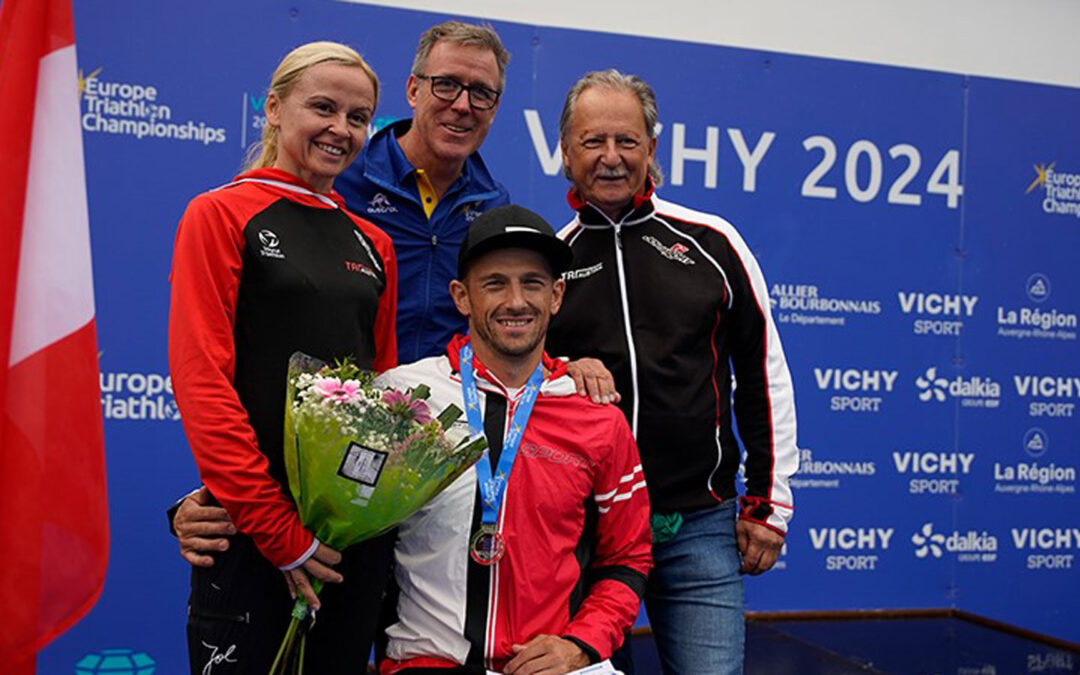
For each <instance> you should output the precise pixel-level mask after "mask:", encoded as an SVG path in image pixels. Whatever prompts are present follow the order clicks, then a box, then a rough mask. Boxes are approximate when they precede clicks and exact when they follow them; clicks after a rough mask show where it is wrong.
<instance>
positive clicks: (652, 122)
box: [559, 68, 664, 187]
mask: <svg viewBox="0 0 1080 675" xmlns="http://www.w3.org/2000/svg"><path fill="white" fill-rule="evenodd" d="M593 87H602V88H604V89H610V90H614V91H627V92H630V93H631V94H633V95H634V96H636V97H637V100H638V103H640V104H641V114H642V116H643V117H644V119H645V133H646V134H647V135H648V137H649V140H650V141H651V140H653V139H654V138H656V124H657V122H658V121H659V119H660V113H659V111H658V110H657V108H656V94H655V93H653V90H652V87H650V86H649V85H648V83H647V82H645V80H643V79H641V78H640V77H638V76H637V75H627V74H625V73H620V72H619V71H617V70H615V69H614V68H611V69H609V70H594V71H592V72H589V73H585V74H584V75H582V76H581V79H579V80H578V81H577V82H575V83H574V86H572V87H570V91H568V92H566V103H564V104H563V109H562V117H561V118H559V139H560V140H561V141H563V142H564V143H565V142H566V138H567V136H568V135H569V134H570V118H571V117H573V116H574V108H576V107H577V102H578V99H579V98H581V95H582V94H583V93H584V92H585V90H586V89H591V88H593ZM563 173H565V174H566V177H567V178H569V177H570V175H569V172H568V171H567V170H566V169H565V167H564V170H563ZM649 178H652V181H653V185H655V186H656V187H660V186H661V185H662V184H663V182H664V172H663V171H661V170H660V165H659V164H658V163H657V161H656V157H655V156H654V157H653V161H652V162H651V163H650V164H649Z"/></svg>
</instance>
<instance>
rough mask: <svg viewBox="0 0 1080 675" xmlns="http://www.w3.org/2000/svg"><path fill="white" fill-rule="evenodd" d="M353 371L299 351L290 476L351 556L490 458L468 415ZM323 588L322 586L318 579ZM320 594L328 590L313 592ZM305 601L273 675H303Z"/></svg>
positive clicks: (323, 529)
mask: <svg viewBox="0 0 1080 675" xmlns="http://www.w3.org/2000/svg"><path fill="white" fill-rule="evenodd" d="M374 380H375V375H374V374H373V373H370V372H366V371H361V370H360V369H359V368H357V367H356V366H355V365H354V364H352V363H350V362H345V363H339V364H337V365H335V366H329V365H328V364H326V363H323V362H322V361H319V360H318V359H314V358H312V357H310V356H307V355H306V354H302V353H300V352H297V353H295V354H293V356H292V358H291V359H290V360H289V375H288V384H287V393H286V401H285V443H284V448H285V469H286V471H287V473H288V476H289V490H290V491H291V492H292V496H293V499H294V500H295V501H296V506H297V510H298V511H299V514H300V519H301V521H303V523H304V525H305V526H306V527H307V528H308V529H309V530H311V532H312V533H313V534H314V535H315V536H316V537H317V538H318V539H319V541H321V542H322V543H324V544H326V545H327V546H330V547H331V548H335V549H337V550H339V551H340V550H342V549H344V548H347V547H349V546H352V545H353V544H356V543H358V542H361V541H363V540H365V539H370V538H372V537H374V536H377V535H379V534H382V533H383V532H386V531H388V530H390V529H392V528H393V527H395V526H397V525H398V524H400V523H401V522H402V521H403V520H405V519H406V518H408V517H409V516H410V515H412V514H413V513H415V512H416V511H417V510H419V509H420V507H422V506H423V505H424V504H426V503H427V502H429V501H430V500H431V499H432V498H433V497H435V495H437V494H439V493H440V492H441V491H442V490H444V489H445V488H447V487H448V486H449V485H450V483H452V482H453V481H454V480H455V479H456V478H457V477H458V476H460V475H461V474H462V473H464V472H465V470H466V469H468V468H469V467H470V466H472V465H473V464H474V463H475V462H476V461H477V460H478V459H479V458H480V457H481V456H482V455H483V453H484V450H485V449H486V448H487V442H486V441H485V440H484V439H483V438H478V439H470V438H469V434H468V432H467V431H464V430H462V429H452V425H453V423H454V421H455V420H457V419H458V418H459V417H460V416H461V414H462V411H461V409H459V408H458V407H456V406H454V405H450V406H448V407H447V408H446V409H445V410H439V411H435V410H432V409H431V408H430V406H429V405H428V403H427V401H426V399H427V397H428V394H429V390H428V388H427V387H426V386H424V385H420V386H417V387H414V388H413V389H411V390H409V391H404V392H402V391H396V390H394V389H382V388H379V387H376V386H375V385H374ZM313 581H317V580H313ZM314 586H315V589H316V591H318V589H319V588H320V587H321V584H318V583H316V584H314ZM307 614H308V611H307V605H306V603H304V601H303V600H302V599H298V600H297V603H296V607H294V609H293V621H292V624H291V625H290V627H289V632H288V633H287V634H286V637H285V641H284V642H283V643H282V646H281V650H279V653H278V659H277V660H276V661H275V663H274V668H273V669H272V670H271V673H282V672H286V668H288V666H289V664H290V662H291V664H292V668H291V669H290V670H292V672H302V667H303V663H302V662H303V657H302V651H303V641H304V639H303V635H301V636H300V644H299V648H300V652H301V655H300V657H299V658H297V655H296V653H295V652H296V649H295V648H294V643H295V639H296V635H297V631H298V624H299V623H301V622H303V621H304V619H305V618H306V617H307Z"/></svg>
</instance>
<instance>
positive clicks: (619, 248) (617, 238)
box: [614, 224, 640, 439]
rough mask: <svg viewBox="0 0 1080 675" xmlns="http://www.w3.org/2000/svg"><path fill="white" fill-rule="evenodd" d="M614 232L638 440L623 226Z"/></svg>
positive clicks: (634, 352)
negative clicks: (624, 265) (623, 251)
mask: <svg viewBox="0 0 1080 675" xmlns="http://www.w3.org/2000/svg"><path fill="white" fill-rule="evenodd" d="M614 232H615V267H616V268H617V269H618V271H619V293H620V294H621V296H622V306H623V313H622V314H623V330H624V331H625V332H626V348H627V350H628V351H629V352H630V353H629V357H630V386H631V389H632V390H633V396H634V404H633V406H632V412H631V417H630V430H631V431H633V432H634V438H635V439H636V438H637V429H638V426H637V425H638V406H639V404H640V403H639V402H640V397H639V396H638V376H637V349H636V348H635V347H634V335H633V333H632V332H631V331H630V300H629V297H628V295H627V292H626V270H625V268H624V267H623V254H622V250H623V242H622V225H619V224H616V225H615V228H614Z"/></svg>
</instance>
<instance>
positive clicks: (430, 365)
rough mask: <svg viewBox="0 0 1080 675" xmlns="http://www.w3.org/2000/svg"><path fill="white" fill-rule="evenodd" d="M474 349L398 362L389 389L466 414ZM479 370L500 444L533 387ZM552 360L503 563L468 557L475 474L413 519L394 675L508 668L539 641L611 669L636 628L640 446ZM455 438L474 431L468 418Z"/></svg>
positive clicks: (395, 628) (505, 509) (516, 480)
mask: <svg viewBox="0 0 1080 675" xmlns="http://www.w3.org/2000/svg"><path fill="white" fill-rule="evenodd" d="M465 339H467V338H461V337H460V336H459V337H458V338H455V340H454V341H453V342H451V343H450V346H449V348H448V354H447V355H446V356H441V357H433V358H427V359H422V360H420V361H417V362H416V363H412V364H408V365H404V366H400V367H398V368H395V369H393V370H390V371H388V372H386V373H384V374H383V375H382V376H380V378H379V380H378V381H377V383H378V384H380V385H382V386H392V387H395V388H398V389H402V390H403V389H406V388H409V387H415V386H416V385H418V384H421V383H422V384H426V385H428V387H430V390H431V396H430V398H429V402H430V403H431V404H432V407H433V409H434V410H442V409H443V408H445V407H446V406H447V405H449V404H454V405H456V406H458V407H459V408H461V409H464V406H465V404H464V400H463V396H462V392H461V378H460V375H459V373H458V364H459V361H458V349H459V348H460V346H461V345H462V344H463V341H464V340H465ZM474 364H475V368H476V381H477V389H478V393H479V394H480V405H481V408H482V410H483V414H484V426H485V428H486V430H487V434H488V437H489V439H490V438H491V437H492V436H493V432H494V429H498V430H499V431H501V430H504V429H505V425H506V424H508V423H509V420H510V419H511V418H512V417H513V414H514V408H515V406H516V400H517V399H518V398H519V395H520V392H521V390H517V391H507V389H506V388H505V387H504V386H503V385H502V384H500V383H499V381H498V379H497V378H496V377H494V376H493V375H492V374H491V373H490V372H489V371H488V370H487V368H485V367H484V365H483V364H482V363H481V362H480V361H479V359H478V358H474ZM544 364H545V366H546V367H547V368H548V370H549V374H548V375H547V376H546V377H545V380H544V383H543V385H542V386H541V388H540V394H539V396H538V397H537V399H536V403H535V405H534V407H533V410H532V415H531V416H530V417H529V421H528V423H527V425H526V426H525V432H524V435H523V437H522V439H521V446H520V448H519V450H518V454H517V458H516V460H515V462H514V465H513V469H512V470H511V472H510V478H509V480H508V482H507V486H506V492H505V496H504V498H503V501H502V505H501V509H500V514H499V531H500V533H501V534H502V536H503V538H504V539H505V541H506V552H505V555H504V556H503V558H502V559H501V560H500V561H499V562H497V563H496V564H494V565H492V566H490V567H484V566H481V565H479V564H477V563H476V562H474V561H473V560H471V559H470V556H469V542H470V540H471V538H472V535H473V533H474V532H475V531H476V529H477V528H478V526H479V524H480V509H479V497H478V492H477V482H476V470H475V469H474V468H470V469H469V470H468V471H467V472H466V473H465V474H463V475H462V476H461V477H460V478H458V480H457V481H455V482H454V483H453V484H452V485H451V486H450V487H449V488H447V490H446V491H445V492H443V493H441V494H440V495H438V496H437V497H436V498H435V499H433V500H432V501H431V502H430V503H429V504H427V505H426V506H425V507H424V508H422V509H421V510H420V511H418V512H417V513H416V514H414V515H413V516H411V517H410V518H409V519H408V520H406V521H405V522H404V523H403V524H402V525H401V529H400V531H399V537H398V544H397V547H396V549H395V556H396V559H397V563H398V564H397V565H396V567H395V576H396V580H397V582H398V586H399V587H400V589H401V594H400V597H399V599H398V604H397V620H396V621H395V622H393V624H392V625H390V626H389V628H388V629H387V635H388V637H389V644H388V646H387V655H388V657H389V658H390V659H391V661H389V662H387V663H384V664H383V672H384V673H392V672H394V671H395V670H396V669H398V668H401V667H424V666H433V665H454V664H465V665H467V666H468V667H469V669H470V671H474V672H479V673H483V672H484V668H485V667H486V668H489V669H492V670H495V671H499V672H501V670H502V668H503V666H504V665H505V664H506V661H507V660H508V659H509V658H511V657H512V656H513V653H512V650H511V646H512V645H514V644H525V643H526V642H528V641H529V640H531V639H532V638H534V637H536V636H537V635H541V634H549V635H559V636H562V637H564V638H566V639H569V640H572V641H573V642H575V643H576V644H577V645H578V646H579V647H581V648H582V649H583V650H584V651H585V652H586V653H587V654H588V655H589V656H590V657H591V658H592V659H604V658H608V657H609V656H611V653H612V652H613V651H614V650H615V649H616V648H617V647H618V646H619V645H620V644H621V643H622V641H623V636H624V633H625V632H626V631H628V630H629V629H630V627H631V626H632V625H633V622H634V619H635V618H636V617H637V614H638V607H639V605H640V599H641V595H642V594H643V593H644V590H645V579H646V575H647V574H648V571H649V569H650V568H651V567H652V556H651V539H650V535H649V499H648V493H647V490H646V489H645V484H644V478H643V476H642V472H641V463H640V459H639V458H638V454H637V449H636V448H635V447H634V439H633V436H632V435H631V433H630V429H629V427H628V425H627V424H626V420H625V419H624V418H623V416H622V414H621V413H620V412H619V411H618V410H617V409H616V408H615V407H614V406H606V405H597V404H595V403H592V402H591V401H589V400H588V399H585V398H582V397H581V396H578V395H577V394H576V393H575V389H574V382H573V380H572V379H571V378H570V377H569V376H568V375H567V374H566V366H565V364H564V363H562V362H561V361H555V360H552V359H550V358H548V357H547V356H546V355H545V356H544ZM507 399H509V403H508V402H507ZM496 411H498V412H497V413H496ZM451 431H452V432H453V433H461V434H467V433H468V429H467V425H466V423H465V421H464V419H462V420H459V422H457V423H455V425H454V427H453V428H452V429H451ZM494 433H495V437H496V438H499V437H500V435H499V434H498V432H494ZM500 445H501V444H500ZM481 461H486V460H481Z"/></svg>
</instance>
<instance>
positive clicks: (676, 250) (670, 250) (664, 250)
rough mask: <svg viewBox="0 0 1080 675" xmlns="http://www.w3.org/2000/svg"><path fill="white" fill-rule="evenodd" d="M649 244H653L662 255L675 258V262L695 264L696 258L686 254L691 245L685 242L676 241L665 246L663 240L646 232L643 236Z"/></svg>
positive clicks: (643, 239)
mask: <svg viewBox="0 0 1080 675" xmlns="http://www.w3.org/2000/svg"><path fill="white" fill-rule="evenodd" d="M641 240H642V241H644V242H645V243H646V244H648V245H649V246H652V247H653V248H655V249H656V250H657V251H659V252H660V255H662V256H664V257H665V258H667V259H668V260H674V261H675V262H679V263H682V264H683V265H693V264H695V262H694V259H693V258H691V257H690V256H688V255H686V254H687V253H688V252H689V251H690V247H689V246H687V245H685V244H680V243H675V244H672V245H671V246H665V245H664V243H663V242H661V241H660V240H659V239H657V238H656V237H654V236H652V235H648V234H646V235H645V236H643V237H642V238H641Z"/></svg>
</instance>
